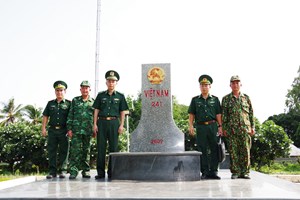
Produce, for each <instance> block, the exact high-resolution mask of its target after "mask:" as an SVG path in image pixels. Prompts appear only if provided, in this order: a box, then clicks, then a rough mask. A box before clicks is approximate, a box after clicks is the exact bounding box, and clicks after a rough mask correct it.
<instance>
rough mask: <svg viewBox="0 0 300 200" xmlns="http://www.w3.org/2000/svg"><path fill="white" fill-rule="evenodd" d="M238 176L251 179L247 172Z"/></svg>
mask: <svg viewBox="0 0 300 200" xmlns="http://www.w3.org/2000/svg"><path fill="white" fill-rule="evenodd" d="M238 178H243V179H251V178H250V176H249V174H242V175H240V176H239V177H238Z"/></svg>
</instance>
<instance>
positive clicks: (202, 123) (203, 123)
mask: <svg viewBox="0 0 300 200" xmlns="http://www.w3.org/2000/svg"><path fill="white" fill-rule="evenodd" d="M215 122H216V120H210V121H207V122H198V124H201V125H209V124H212V123H215Z"/></svg>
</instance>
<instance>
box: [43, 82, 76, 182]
mask: <svg viewBox="0 0 300 200" xmlns="http://www.w3.org/2000/svg"><path fill="white" fill-rule="evenodd" d="M53 87H54V89H55V95H56V99H54V100H51V101H49V102H48V103H47V106H46V108H45V110H44V112H43V122H42V135H43V136H45V137H46V135H47V131H46V125H47V123H48V120H49V123H48V125H49V128H48V141H47V144H48V146H47V150H48V156H49V174H48V175H47V176H46V178H47V179H51V178H54V177H56V176H57V174H58V175H59V178H65V174H66V172H67V164H68V163H67V162H68V153H69V139H68V137H67V136H66V134H67V117H68V113H69V109H70V106H71V101H69V100H67V99H65V98H64V95H65V93H66V89H67V87H68V86H67V84H66V83H65V82H64V81H56V82H55V83H54V84H53ZM57 156H58V163H57V162H56V160H57Z"/></svg>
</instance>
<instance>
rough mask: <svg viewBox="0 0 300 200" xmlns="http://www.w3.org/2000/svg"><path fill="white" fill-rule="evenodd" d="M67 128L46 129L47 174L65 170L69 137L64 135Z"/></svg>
mask: <svg viewBox="0 0 300 200" xmlns="http://www.w3.org/2000/svg"><path fill="white" fill-rule="evenodd" d="M66 134H67V129H60V130H55V129H51V128H49V130H48V145H47V150H48V157H49V174H57V173H61V172H66V171H67V165H68V154H69V138H68V137H67V136H66Z"/></svg>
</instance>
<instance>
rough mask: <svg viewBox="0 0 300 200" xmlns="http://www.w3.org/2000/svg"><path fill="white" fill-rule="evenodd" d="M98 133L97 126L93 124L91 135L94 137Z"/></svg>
mask: <svg viewBox="0 0 300 200" xmlns="http://www.w3.org/2000/svg"><path fill="white" fill-rule="evenodd" d="M97 133H98V126H97V125H94V132H93V137H94V138H95V137H96V136H97Z"/></svg>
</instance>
